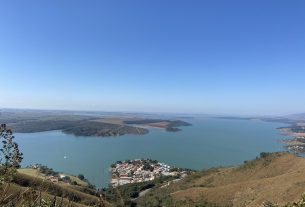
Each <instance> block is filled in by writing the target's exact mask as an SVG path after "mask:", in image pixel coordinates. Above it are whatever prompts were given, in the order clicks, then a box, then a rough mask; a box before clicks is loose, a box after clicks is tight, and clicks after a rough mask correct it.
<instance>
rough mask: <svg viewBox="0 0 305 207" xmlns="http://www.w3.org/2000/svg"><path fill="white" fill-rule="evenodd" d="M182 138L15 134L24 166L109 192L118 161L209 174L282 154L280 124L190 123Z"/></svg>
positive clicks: (153, 133) (161, 133) (177, 134)
mask: <svg viewBox="0 0 305 207" xmlns="http://www.w3.org/2000/svg"><path fill="white" fill-rule="evenodd" d="M185 121H187V122H189V123H191V124H192V126H187V127H181V129H182V131H180V132H166V131H164V130H160V129H150V133H149V134H146V135H124V136H119V137H106V138H104V137H75V136H73V135H66V134H64V133H62V132H61V131H47V132H38V133H15V137H16V141H17V142H18V144H19V146H20V148H21V151H22V152H23V153H24V160H23V162H22V166H27V165H30V164H35V163H40V164H44V165H47V166H48V167H51V168H53V169H54V170H56V171H60V172H66V173H69V174H74V175H78V174H84V175H85V177H86V178H87V179H88V180H89V181H90V182H91V183H93V184H95V185H96V186H97V187H101V186H104V187H105V186H107V184H108V181H109V167H110V165H111V164H112V163H114V162H115V161H117V160H126V159H137V158H151V159H156V160H159V161H160V162H165V163H167V164H169V165H172V166H176V167H185V168H191V169H206V168H210V167H215V166H229V165H236V164H241V163H243V161H244V160H249V159H253V158H255V157H256V156H258V155H259V153H260V152H273V151H283V150H284V148H283V146H282V144H281V143H279V140H280V139H281V138H283V136H282V135H281V134H280V132H279V131H278V130H276V128H277V127H280V126H285V125H284V124H280V123H270V122H263V121H259V120H236V119H214V118H190V119H185Z"/></svg>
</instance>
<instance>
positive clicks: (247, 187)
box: [139, 153, 305, 207]
mask: <svg viewBox="0 0 305 207" xmlns="http://www.w3.org/2000/svg"><path fill="white" fill-rule="evenodd" d="M304 172H305V159H304V158H301V157H296V156H294V155H292V154H288V153H273V154H267V155H266V156H264V157H261V158H259V159H256V160H253V161H249V162H248V163H246V164H244V165H242V166H240V167H232V168H218V169H211V170H209V171H205V172H199V173H195V174H193V175H191V176H189V177H188V178H186V179H185V180H184V181H181V182H179V183H175V184H172V185H171V186H169V187H167V188H163V189H157V190H154V191H153V192H152V193H150V194H148V195H146V196H144V197H143V198H141V199H140V200H139V204H140V206H143V205H144V203H145V200H149V199H151V198H152V197H158V196H160V195H162V196H163V197H166V196H165V195H168V196H169V197H170V198H172V199H173V200H174V202H178V201H179V202H181V201H183V202H188V203H192V202H194V203H196V202H199V201H202V200H205V201H208V202H210V203H214V204H217V205H218V206H248V207H251V206H261V205H262V203H263V202H264V201H272V202H275V203H278V204H280V205H284V204H286V203H287V202H293V201H296V200H298V199H299V198H300V195H301V194H302V193H303V192H304V191H305V176H304ZM190 206H193V205H190Z"/></svg>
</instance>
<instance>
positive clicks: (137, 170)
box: [111, 159, 178, 187]
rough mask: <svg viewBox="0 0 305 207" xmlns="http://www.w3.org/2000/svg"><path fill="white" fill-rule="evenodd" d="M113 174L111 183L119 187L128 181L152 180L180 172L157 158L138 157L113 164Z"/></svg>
mask: <svg viewBox="0 0 305 207" xmlns="http://www.w3.org/2000/svg"><path fill="white" fill-rule="evenodd" d="M111 174H112V178H111V185H112V186H113V187H117V186H119V185H125V184H128V183H139V182H145V181H152V180H154V179H155V178H157V177H159V176H161V175H164V176H176V175H178V172H177V171H173V170H172V168H171V167H170V166H169V165H166V164H164V163H160V162H158V161H156V160H149V159H136V160H125V161H118V162H116V163H115V164H113V165H112V166H111Z"/></svg>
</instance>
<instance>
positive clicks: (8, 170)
mask: <svg viewBox="0 0 305 207" xmlns="http://www.w3.org/2000/svg"><path fill="white" fill-rule="evenodd" d="M0 141H1V143H2V147H1V149H0V181H1V182H9V181H10V179H12V176H13V175H14V173H15V172H16V169H17V168H19V167H20V163H21V161H22V153H21V152H20V151H19V147H18V144H17V143H16V142H14V136H13V132H12V130H10V129H8V128H7V127H6V125H5V124H1V125H0Z"/></svg>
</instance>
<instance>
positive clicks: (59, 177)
mask: <svg viewBox="0 0 305 207" xmlns="http://www.w3.org/2000/svg"><path fill="white" fill-rule="evenodd" d="M28 168H32V169H36V170H38V171H39V172H40V173H42V174H44V175H45V176H46V179H47V180H49V181H51V182H53V183H58V182H59V181H62V182H65V183H68V184H69V183H70V177H69V176H67V175H64V174H60V173H58V172H55V171H54V170H53V169H51V168H48V167H47V166H44V165H41V164H34V165H30V166H28Z"/></svg>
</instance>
